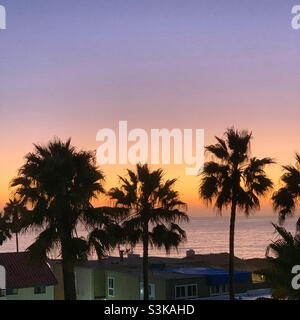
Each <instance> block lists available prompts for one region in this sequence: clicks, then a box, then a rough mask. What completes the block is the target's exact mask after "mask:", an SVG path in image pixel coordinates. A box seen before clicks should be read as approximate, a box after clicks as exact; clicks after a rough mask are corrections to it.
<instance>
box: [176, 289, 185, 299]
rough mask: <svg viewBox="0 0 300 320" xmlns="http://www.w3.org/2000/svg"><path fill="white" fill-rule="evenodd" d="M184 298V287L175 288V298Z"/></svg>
mask: <svg viewBox="0 0 300 320" xmlns="http://www.w3.org/2000/svg"><path fill="white" fill-rule="evenodd" d="M184 297H185V286H177V287H176V298H184Z"/></svg>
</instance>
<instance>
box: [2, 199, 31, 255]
mask: <svg viewBox="0 0 300 320" xmlns="http://www.w3.org/2000/svg"><path fill="white" fill-rule="evenodd" d="M24 210H26V208H25V207H24V206H23V204H22V203H20V202H19V201H18V200H17V199H16V198H14V199H10V200H9V202H7V203H6V206H5V207H4V215H5V216H6V217H7V219H8V221H10V229H11V232H12V233H13V234H15V236H16V249H17V252H19V233H20V231H21V229H22V225H21V217H22V214H23V213H24Z"/></svg>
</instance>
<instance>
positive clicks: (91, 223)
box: [11, 139, 116, 300]
mask: <svg viewBox="0 0 300 320" xmlns="http://www.w3.org/2000/svg"><path fill="white" fill-rule="evenodd" d="M25 160H26V161H25V164H24V165H23V166H22V167H21V168H20V169H19V172H18V176H17V177H16V178H14V179H13V180H12V182H11V187H13V188H15V190H14V191H15V196H16V197H17V198H18V201H20V202H22V203H23V204H24V205H25V206H26V207H27V210H26V212H24V213H23V215H22V228H23V229H24V230H27V229H28V228H31V229H33V230H35V231H36V230H39V231H41V232H40V234H39V235H38V237H37V238H36V240H35V242H34V243H33V244H32V245H31V246H30V247H29V248H28V249H27V250H28V251H29V253H30V255H31V256H32V257H33V258H35V259H37V258H39V259H46V258H47V254H48V253H49V252H50V251H51V250H53V249H56V248H58V249H59V250H60V255H61V257H62V269H63V278H64V291H65V299H66V300H75V299H76V290H75V274H74V266H75V263H76V262H77V261H80V260H84V259H86V257H87V255H88V254H89V253H91V251H92V250H96V252H97V254H98V258H99V259H100V258H101V257H103V255H104V254H105V253H106V252H107V251H109V250H110V249H112V247H113V246H114V245H115V239H116V230H115V228H114V225H113V224H111V223H110V222H111V219H110V214H111V212H110V210H109V208H105V207H103V208H94V207H93V206H92V204H91V201H92V200H93V199H96V198H97V195H98V194H100V193H104V189H103V187H102V183H103V181H104V176H103V173H102V172H101V171H100V170H99V169H98V168H97V166H96V160H95V154H94V152H87V151H77V150H76V148H75V147H73V146H71V140H70V139H69V140H67V141H66V142H65V143H64V142H62V141H60V140H58V139H54V140H53V141H50V142H49V143H48V144H47V145H46V146H40V145H35V150H34V152H32V153H29V154H27V155H26V157H25ZM79 224H81V225H83V226H84V227H85V228H86V229H87V231H88V232H89V236H88V238H87V239H85V238H83V237H78V236H77V232H76V228H77V226H78V225H79Z"/></svg>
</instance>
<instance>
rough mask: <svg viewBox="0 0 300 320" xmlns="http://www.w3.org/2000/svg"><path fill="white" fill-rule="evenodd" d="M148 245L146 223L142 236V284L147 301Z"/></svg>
mask: <svg viewBox="0 0 300 320" xmlns="http://www.w3.org/2000/svg"><path fill="white" fill-rule="evenodd" d="M148 244H149V230H148V223H146V224H145V226H144V235H143V282H144V300H149V279H148Z"/></svg>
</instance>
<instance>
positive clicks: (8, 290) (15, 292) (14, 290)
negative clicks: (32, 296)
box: [6, 289, 18, 296]
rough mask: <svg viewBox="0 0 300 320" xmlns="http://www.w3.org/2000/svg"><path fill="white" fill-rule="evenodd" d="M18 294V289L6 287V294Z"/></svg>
mask: <svg viewBox="0 0 300 320" xmlns="http://www.w3.org/2000/svg"><path fill="white" fill-rule="evenodd" d="M16 294H18V289H6V295H7V296H12V295H16Z"/></svg>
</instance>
